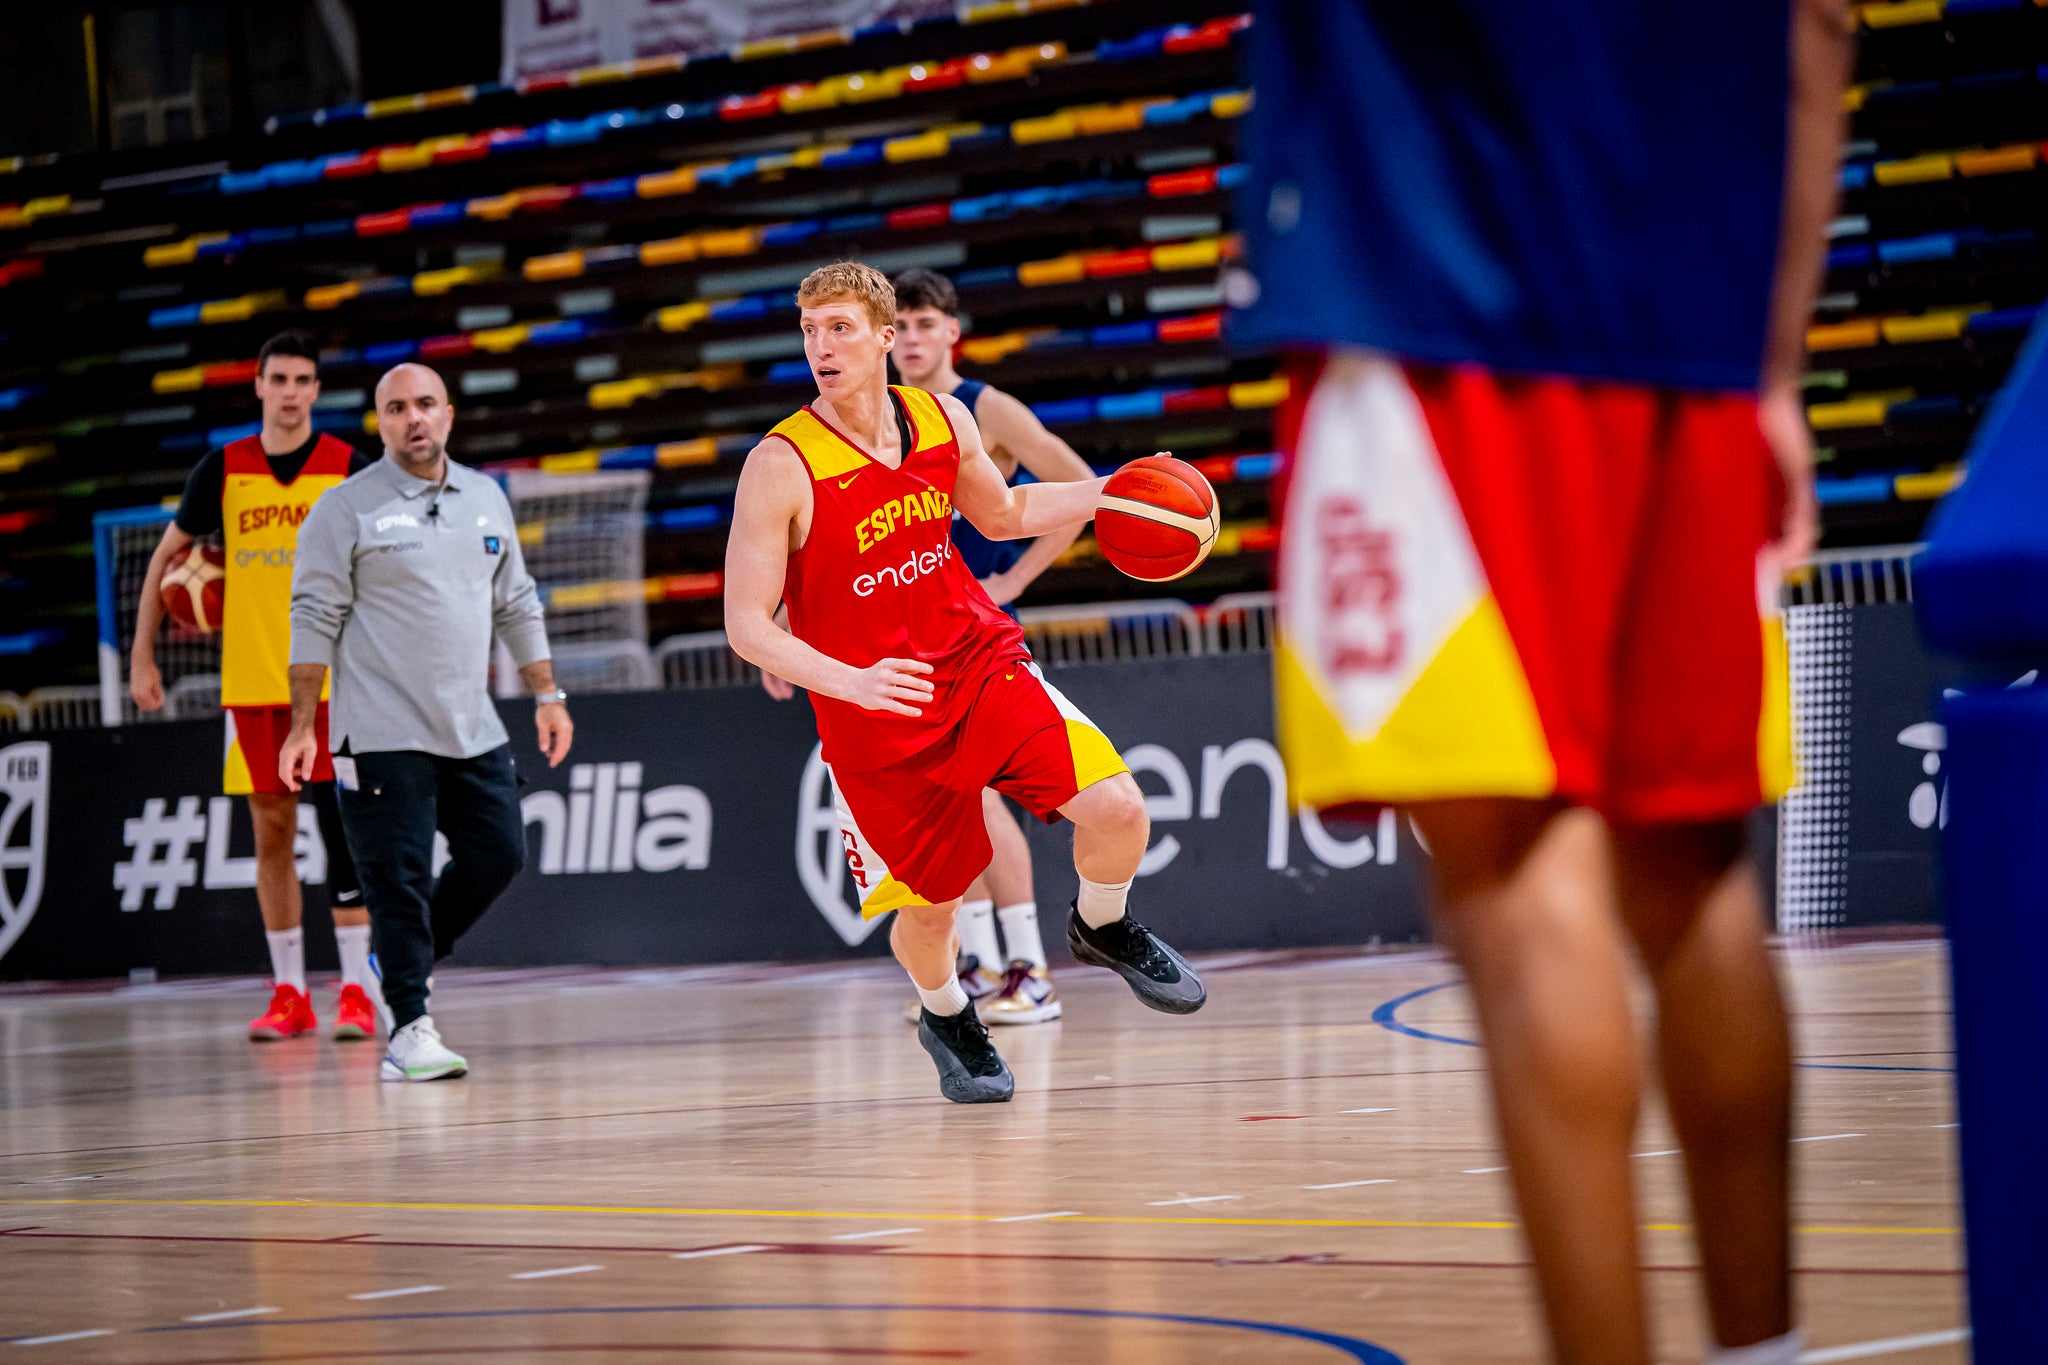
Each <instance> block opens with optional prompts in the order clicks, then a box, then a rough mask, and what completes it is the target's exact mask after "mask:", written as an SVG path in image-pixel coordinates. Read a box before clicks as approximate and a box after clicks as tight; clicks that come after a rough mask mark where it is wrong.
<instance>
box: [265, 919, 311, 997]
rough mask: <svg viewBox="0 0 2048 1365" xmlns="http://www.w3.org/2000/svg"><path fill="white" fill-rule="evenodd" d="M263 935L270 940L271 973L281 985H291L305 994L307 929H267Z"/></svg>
mask: <svg viewBox="0 0 2048 1365" xmlns="http://www.w3.org/2000/svg"><path fill="white" fill-rule="evenodd" d="M263 937H265V938H267V939H269V940H270V974H271V976H272V977H274V978H276V980H277V984H278V985H280V986H290V987H291V988H292V989H293V990H295V991H298V992H300V993H301V994H303V993H304V992H305V989H306V931H305V930H304V929H266V930H264V931H263Z"/></svg>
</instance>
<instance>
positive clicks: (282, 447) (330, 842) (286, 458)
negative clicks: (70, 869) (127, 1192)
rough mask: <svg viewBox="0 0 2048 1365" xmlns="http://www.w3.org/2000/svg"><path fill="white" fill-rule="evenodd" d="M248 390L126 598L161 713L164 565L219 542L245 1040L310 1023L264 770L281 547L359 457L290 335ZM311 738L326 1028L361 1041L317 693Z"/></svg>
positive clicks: (365, 965)
mask: <svg viewBox="0 0 2048 1365" xmlns="http://www.w3.org/2000/svg"><path fill="white" fill-rule="evenodd" d="M256 397H257V399H258V401H260V402H261V403H262V404H263V427H262V430H261V431H259V432H258V433H257V434H256V435H254V436H245V437H243V438H242V439H241V440H239V441H230V442H229V443H228V444H227V445H226V446H224V447H222V448H221V449H219V450H213V451H209V452H207V454H206V456H205V457H204V458H203V459H201V460H200V461H199V463H198V464H197V465H195V466H194V467H193V469H192V473H191V475H190V476H189V477H188V478H187V479H186V480H185V496H184V497H183V499H181V500H180V502H179V503H178V512H177V515H176V516H175V517H173V518H172V520H171V524H170V525H169V526H166V527H165V528H164V535H163V539H162V540H161V541H159V542H157V547H156V553H155V554H153V555H151V556H150V560H149V572H148V573H147V574H146V575H144V577H143V580H142V598H141V600H140V601H139V602H138V603H137V604H136V612H135V643H134V645H133V647H132V648H131V651H130V660H129V669H128V692H129V695H130V696H132V697H133V698H134V699H135V705H136V706H137V707H138V708H140V709H141V710H144V711H157V710H161V709H162V707H163V704H164V679H163V674H162V673H160V672H158V671H157V666H156V632H157V627H158V625H159V624H160V623H161V622H162V620H163V615H164V608H163V597H162V587H163V579H164V570H165V569H166V568H167V567H168V566H169V565H170V564H171V563H172V562H173V561H174V560H175V559H176V558H177V556H179V555H181V554H183V553H184V552H185V551H186V549H187V548H188V547H189V546H190V545H191V544H192V543H193V541H195V540H198V539H201V538H203V537H206V536H213V535H219V536H221V537H222V538H223V539H224V540H225V541H226V549H227V569H226V575H227V577H226V582H225V583H224V584H223V587H224V589H225V592H226V619H225V620H224V621H222V623H221V660H220V673H221V678H220V693H221V705H222V707H223V708H224V709H225V710H226V712H227V727H228V742H227V762H226V768H225V771H224V772H223V774H222V790H223V791H224V792H226V793H227V794H228V795H229V796H247V797H248V798H249V823H250V824H251V825H252V826H254V828H255V833H256V904H257V906H258V907H259V908H260V909H261V910H262V912H263V931H264V938H265V939H266V940H268V942H269V945H270V967H271V975H272V977H273V978H274V985H273V989H272V991H271V995H270V1007H269V1008H268V1009H266V1010H264V1012H263V1013H262V1014H261V1015H259V1016H258V1017H257V1018H255V1019H253V1020H251V1021H250V1023H249V1036H250V1037H251V1038H253V1039H256V1040H259V1041H268V1040H272V1039H278V1038H290V1037H294V1036H296V1035H298V1034H301V1033H306V1032H309V1031H311V1030H312V1029H314V1028H316V1027H318V1025H319V1020H318V1019H317V1018H316V1017H315V1016H314V1013H313V1001H312V999H311V997H310V996H309V995H308V994H307V992H306V944H305V930H304V928H303V927H302V923H301V916H302V905H301V900H300V888H299V870H298V859H297V853H296V848H295V846H296V844H297V841H298V835H299V798H298V795H297V793H295V792H293V791H292V790H291V789H289V788H287V787H286V786H285V785H284V783H283V782H282V781H281V780H280V779H279V777H278V775H277V751H278V747H279V746H280V745H282V744H283V743H284V737H285V732H286V731H287V730H288V729H290V728H291V683H290V681H289V680H288V679H287V678H286V676H285V661H286V658H287V656H288V655H289V654H290V650H291V599H292V555H293V551H294V548H295V547H296V546H297V544H298V539H299V525H300V523H302V522H303V521H305V519H306V513H307V512H308V511H309V510H311V508H312V506H313V503H314V500H315V499H317V498H318V497H319V496H320V495H321V494H322V493H324V492H326V491H327V490H328V489H330V488H332V487H334V486H335V485H336V484H338V483H340V482H341V481H342V480H343V479H345V478H347V477H348V476H349V475H350V474H352V473H354V472H355V471H356V470H358V469H361V468H363V467H364V466H365V465H367V464H368V463H369V459H368V458H367V457H366V456H364V455H363V454H362V453H361V452H360V451H358V450H357V449H356V448H355V447H354V446H352V445H350V444H349V443H348V442H346V441H343V440H340V439H338V438H336V437H333V436H323V435H321V434H320V433H319V432H316V431H314V430H313V403H314V401H315V400H316V399H318V398H319V397H320V361H319V352H318V351H316V350H315V349H314V347H313V343H312V341H311V340H310V339H308V338H307V337H306V336H305V335H304V334H303V333H299V332H280V333H278V334H277V335H276V336H274V337H272V338H270V340H268V341H266V342H264V343H263V347H262V349H261V350H260V351H258V352H257V355H256ZM315 741H316V744H317V746H318V747H317V749H316V751H315V754H314V759H313V770H312V781H311V782H309V783H308V784H307V786H306V799H307V801H308V803H309V804H311V805H312V807H313V809H314V812H315V814H317V815H318V817H319V820H320V837H321V842H323V843H324V844H326V846H327V885H328V887H329V889H330V892H331V895H332V897H333V911H334V945H335V948H336V949H337V951H338V952H339V954H340V957H341V994H340V996H339V998H337V999H336V1000H335V1002H334V1036H335V1037H336V1038H342V1039H349V1038H368V1037H371V1036H373V1035H374V1034H375V1033H376V1031H377V1016H376V1012H375V1009H374V1002H373V999H372V997H373V995H374V994H375V992H376V989H377V983H376V979H375V978H374V977H373V976H372V975H371V974H370V916H369V913H368V912H367V911H365V910H364V909H363V902H362V893H361V891H359V890H358V889H357V887H356V871H355V864H354V863H353V862H352V861H351V860H350V858H349V852H348V841H347V840H346V839H345V838H343V836H342V828H341V817H340V815H339V813H338V812H337V811H336V809H335V803H334V770H333V768H332V767H330V766H329V764H328V755H327V703H326V700H325V699H324V698H323V699H322V700H321V702H320V706H319V710H318V713H317V715H316V717H315Z"/></svg>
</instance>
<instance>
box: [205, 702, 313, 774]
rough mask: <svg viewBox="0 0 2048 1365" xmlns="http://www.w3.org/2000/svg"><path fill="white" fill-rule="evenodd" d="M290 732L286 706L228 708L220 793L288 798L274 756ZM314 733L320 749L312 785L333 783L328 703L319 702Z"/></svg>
mask: <svg viewBox="0 0 2048 1365" xmlns="http://www.w3.org/2000/svg"><path fill="white" fill-rule="evenodd" d="M291 732H292V708H291V707H289V706H230V707H229V708H228V744H227V762H226V764H225V767H224V771H223V772H222V774H221V790H222V791H224V792H226V793H227V794H228V795H229V796H247V795H248V794H249V793H251V792H261V793H263V794H265V795H269V796H284V795H288V794H289V793H288V791H287V789H286V787H285V785H284V779H283V778H281V777H279V776H278V775H277V756H278V754H279V752H280V751H282V750H283V748H284V742H285V740H286V739H287V738H288V737H289V736H290V735H291ZM313 733H314V734H315V735H316V736H317V737H318V738H319V740H320V748H319V749H318V751H316V752H315V753H314V755H313V777H312V780H313V781H315V782H332V781H333V780H334V760H333V758H332V757H331V756H330V755H329V754H328V752H327V703H326V702H324V701H323V702H321V703H320V712H319V715H318V716H317V717H316V718H315V719H314V721H313Z"/></svg>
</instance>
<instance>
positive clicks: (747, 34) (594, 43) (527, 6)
mask: <svg viewBox="0 0 2048 1365" xmlns="http://www.w3.org/2000/svg"><path fill="white" fill-rule="evenodd" d="M953 11H954V5H953V3H952V0H794V2H792V0H505V22H504V35H505V41H504V57H503V72H502V79H504V80H507V81H512V80H517V79H518V78H520V77H522V76H540V75H546V74H548V73H550V72H557V71H572V70H575V69H577V68H579V67H586V66H600V65H605V64H608V63H611V62H629V61H637V60H639V59H641V58H645V57H668V56H684V57H701V56H704V55H706V54H708V53H713V52H727V51H730V50H732V49H733V48H736V47H739V46H741V45H742V44H745V43H752V42H759V41H762V40H764V39H771V38H785V37H792V36H794V35H797V34H803V33H815V32H818V31H819V30H821V29H844V30H848V31H851V30H854V29H859V28H865V27H867V26H868V25H871V24H881V23H894V22H910V21H914V20H918V19H930V18H936V17H939V16H941V15H950V14H952V13H953Z"/></svg>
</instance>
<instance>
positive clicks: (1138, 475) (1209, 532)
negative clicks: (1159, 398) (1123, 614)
mask: <svg viewBox="0 0 2048 1365" xmlns="http://www.w3.org/2000/svg"><path fill="white" fill-rule="evenodd" d="M1221 528H1222V521H1221V519H1220V516H1219V514H1218V512H1217V508H1216V490H1215V489H1213V488H1211V487H1210V486H1209V481H1208V480H1207V479H1205V478H1203V477H1202V471H1201V470H1199V469H1196V468H1195V467H1194V466H1193V465H1191V464H1189V463H1187V462H1186V461H1185V460H1176V459H1175V458H1174V457H1173V456H1172V455H1170V454H1167V453H1166V452H1164V451H1162V452H1160V453H1159V454H1157V455H1148V456H1146V457H1145V458H1144V459H1142V460H1132V461H1131V462H1130V463H1129V464H1127V465H1125V466H1124V467H1123V468H1122V469H1119V470H1117V472H1116V473H1114V474H1112V475H1110V476H1109V481H1108V482H1107V483H1105V484H1104V485H1103V487H1102V501H1101V503H1100V504H1099V505H1098V506H1097V508H1096V512H1095V543H1096V544H1097V545H1099V546H1100V547H1101V548H1102V557H1103V558H1104V559H1107V560H1108V561H1109V562H1110V563H1111V564H1114V565H1115V566H1116V567H1117V568H1119V569H1121V570H1123V572H1125V573H1127V574H1129V575H1130V576H1131V577H1132V578H1135V579H1138V580H1140V581H1141V582H1145V583H1166V582H1170V581H1171V580H1173V579H1176V578H1182V577H1185V576H1186V575H1188V574H1190V573H1193V572H1194V571H1195V569H1196V568H1197V567H1199V566H1200V564H1201V562H1202V561H1203V560H1205V559H1207V558H1208V557H1209V551H1210V549H1212V548H1213V547H1214V546H1215V544H1216V533H1217V531H1218V530H1220V529H1221Z"/></svg>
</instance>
